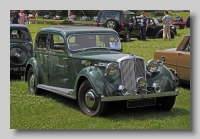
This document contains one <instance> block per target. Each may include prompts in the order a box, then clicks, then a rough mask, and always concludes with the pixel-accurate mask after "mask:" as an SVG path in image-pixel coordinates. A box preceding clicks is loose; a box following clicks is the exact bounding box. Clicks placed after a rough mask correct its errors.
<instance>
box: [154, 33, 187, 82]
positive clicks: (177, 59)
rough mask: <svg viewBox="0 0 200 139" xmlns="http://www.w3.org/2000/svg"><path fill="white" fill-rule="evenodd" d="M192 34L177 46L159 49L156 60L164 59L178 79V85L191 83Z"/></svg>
mask: <svg viewBox="0 0 200 139" xmlns="http://www.w3.org/2000/svg"><path fill="white" fill-rule="evenodd" d="M190 47H191V45H190V35H186V36H185V37H184V38H183V40H182V41H181V42H180V44H179V45H178V47H177V48H171V49H166V50H157V51H156V52H155V54H154V59H155V60H162V59H163V60H164V65H165V66H167V67H168V68H169V70H170V71H171V72H172V73H173V75H174V77H175V79H176V86H180V85H181V83H182V82H183V83H186V84H189V83H190Z"/></svg>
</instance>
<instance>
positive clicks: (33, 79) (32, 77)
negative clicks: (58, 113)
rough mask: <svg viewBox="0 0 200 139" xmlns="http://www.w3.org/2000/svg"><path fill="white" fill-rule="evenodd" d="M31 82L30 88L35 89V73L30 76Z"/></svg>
mask: <svg viewBox="0 0 200 139" xmlns="http://www.w3.org/2000/svg"><path fill="white" fill-rule="evenodd" d="M29 82H30V90H31V91H34V86H35V75H34V74H32V75H31V76H30V79H29Z"/></svg>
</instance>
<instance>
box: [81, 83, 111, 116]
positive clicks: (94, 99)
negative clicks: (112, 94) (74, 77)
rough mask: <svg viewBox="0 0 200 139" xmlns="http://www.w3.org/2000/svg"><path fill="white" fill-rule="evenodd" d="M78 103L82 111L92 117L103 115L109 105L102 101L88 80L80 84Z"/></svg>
mask: <svg viewBox="0 0 200 139" xmlns="http://www.w3.org/2000/svg"><path fill="white" fill-rule="evenodd" d="M78 104H79V107H80V110H81V112H82V113H83V114H86V115H88V116H91V117H97V116H103V115H104V114H105V112H106V107H107V106H106V105H107V103H105V102H101V101H100V97H99V96H98V95H97V94H96V92H95V91H94V89H93V88H92V87H91V85H90V82H89V81H88V80H85V81H84V82H83V83H82V84H81V86H80V89H79V92H78Z"/></svg>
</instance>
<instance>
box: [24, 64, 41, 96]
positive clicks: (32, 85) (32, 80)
mask: <svg viewBox="0 0 200 139" xmlns="http://www.w3.org/2000/svg"><path fill="white" fill-rule="evenodd" d="M27 80H28V90H29V92H30V93H31V94H36V95H39V94H41V92H40V89H39V88H37V85H38V81H37V77H36V75H35V72H34V70H33V68H32V67H30V68H29V70H28V76H27Z"/></svg>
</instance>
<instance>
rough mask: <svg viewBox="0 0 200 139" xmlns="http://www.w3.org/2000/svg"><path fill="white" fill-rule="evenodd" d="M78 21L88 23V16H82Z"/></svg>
mask: <svg viewBox="0 0 200 139" xmlns="http://www.w3.org/2000/svg"><path fill="white" fill-rule="evenodd" d="M80 20H81V21H89V20H90V17H88V16H82V17H81V19H80Z"/></svg>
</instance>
